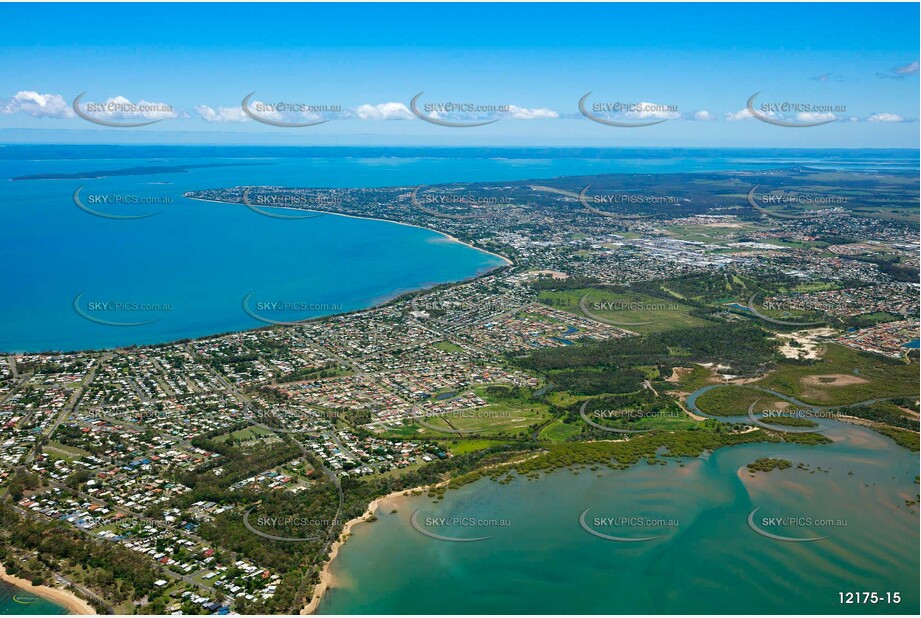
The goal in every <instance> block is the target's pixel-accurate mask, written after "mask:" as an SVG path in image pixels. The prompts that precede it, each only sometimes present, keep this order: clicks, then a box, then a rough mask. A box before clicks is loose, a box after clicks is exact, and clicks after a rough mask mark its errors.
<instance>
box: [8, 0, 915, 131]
mask: <svg viewBox="0 0 921 618" xmlns="http://www.w3.org/2000/svg"><path fill="white" fill-rule="evenodd" d="M918 21H919V6H918V5H917V4H880V3H872V4H869V3H868V4H857V3H850V4H685V5H676V4H654V3H648V4H646V3H644V4H533V5H525V4H489V5H484V4H332V5H315V6H313V5H297V4H273V5H267V4H226V5H218V4H182V5H178V4H128V5H113V4H83V5H75V4H55V5H34V4H31V5H30V4H0V23H3V24H4V28H3V30H4V33H3V40H2V42H0V141H24V140H25V141H30V140H34V141H58V142H63V141H87V142H99V141H102V142H114V143H122V142H132V143H145V142H148V143H259V144H271V143H278V144H305V145H326V144H330V145H332V144H355V145H361V144H368V145H378V144H386V145H422V144H431V145H466V144H470V145H489V146H499V145H509V146H521V145H561V146H566V145H572V146H683V147H693V146H701V147H718V146H751V147H803V148H809V147H846V148H859V147H911V148H916V147H918V145H919V126H918V116H919V85H918V55H919V54H918V49H919V29H918ZM759 91H760V92H761V95H759V97H758V98H757V100H756V101H757V102H756V104H755V105H756V106H760V105H762V104H768V103H779V102H794V103H798V104H800V103H808V104H813V105H816V104H818V105H827V106H830V110H831V111H829V110H825V109H823V110H820V111H818V112H813V111H795V110H793V111H790V110H787V111H777V112H774V111H771V108H769V107H766V108H763V110H764V114H765V115H766V116H767V117H768V118H769V119H774V120H781V121H787V122H793V123H800V124H802V123H814V122H821V121H824V120H829V119H833V120H834V122H830V123H828V124H824V125H821V126H812V127H796V128H788V127H782V126H777V125H776V124H771V123H769V122H762V121H759V120H757V119H754V118H752V117H751V114H750V113H748V112H747V111H746V102H747V100H748V99H749V97H750V96H751V95H753V94H754V93H756V92H759ZM83 92H86V95H85V96H84V98H83V103H84V104H85V103H86V102H91V103H107V106H106V107H105V108H103V109H102V110H101V111H99V110H97V111H95V112H92V113H91V112H90V111H89V110H88V109H87V108H83V109H84V110H85V111H86V112H87V114H88V115H90V116H92V117H94V118H97V119H101V120H104V121H109V122H117V123H135V122H140V121H147V120H154V119H160V121H159V122H157V123H155V124H152V125H149V126H145V127H140V128H121V127H120V128H107V127H104V126H100V125H98V124H94V123H92V122H89V121H87V120H84V119H82V118H80V117H77V116H76V115H75V114H74V113H73V111H72V109H71V104H72V101H73V100H74V98H75V97H76V96H77V95H79V94H80V93H83ZM250 92H255V93H256V94H255V95H254V96H253V98H252V99H251V110H252V109H253V107H254V106H257V105H260V104H262V107H260V109H261V110H263V111H264V112H265V113H263V112H256V115H258V116H260V117H262V118H268V119H270V120H271V119H275V120H276V121H279V122H282V123H292V122H318V121H320V120H328V122H325V123H324V124H320V125H315V126H307V127H298V128H292V127H277V126H271V125H269V124H265V123H261V122H257V121H255V120H253V119H252V118H250V117H249V116H247V115H246V114H245V113H244V112H243V111H242V109H241V101H242V99H243V98H244V97H245V96H246V95H247V94H249V93H250ZM419 92H424V93H425V94H424V95H423V96H422V97H420V100H419V104H418V107H419V108H421V109H422V113H423V114H424V115H426V116H427V117H428V118H431V119H434V120H439V119H440V120H444V121H454V122H463V123H472V122H485V121H488V120H498V121H497V122H493V123H492V124H489V125H486V126H477V127H464V128H456V127H445V126H441V125H439V124H435V123H433V122H426V121H424V120H420V119H419V118H417V117H416V116H415V115H414V114H413V113H412V111H411V110H410V101H411V99H412V98H413V96H414V95H416V94H418V93H419ZM588 92H592V93H593V94H592V95H591V97H590V98H589V99H587V102H586V106H587V107H588V109H589V111H591V112H592V114H593V115H594V116H596V117H600V118H602V119H606V120H610V121H616V122H621V123H626V124H636V123H646V122H653V121H657V120H665V122H662V123H659V124H656V125H654V126H642V127H629V128H627V127H612V126H607V125H605V124H602V123H600V122H593V121H592V120H589V119H587V118H585V117H584V116H583V115H582V114H581V113H580V112H579V108H578V102H579V99H580V98H581V97H583V95H585V94H586V93H588ZM270 102H272V103H274V102H282V103H286V104H295V105H311V106H313V105H321V106H324V105H325V106H331V108H332V109H331V110H326V111H310V112H308V113H305V114H298V113H295V112H288V111H284V112H278V111H275V110H272V109H270V108H266V107H265V105H264V104H266V103H270ZM445 102H461V103H472V104H475V105H485V106H510V107H508V108H502V111H491V110H489V111H480V112H475V113H457V112H451V113H445V112H442V113H432V112H430V111H428V110H427V109H426V108H425V107H424V106H425V104H437V103H445ZM613 103H629V104H631V105H634V106H635V105H638V104H644V108H643V110H642V111H627V112H625V111H623V110H620V111H615V110H613V109H612V108H610V107H607V108H606V107H605V105H610V104H613ZM596 105H598V106H600V107H598V108H596V107H594V106H596ZM137 106H142V107H143V109H138V108H137ZM758 109H762V108H760V107H758ZM605 110H607V111H605Z"/></svg>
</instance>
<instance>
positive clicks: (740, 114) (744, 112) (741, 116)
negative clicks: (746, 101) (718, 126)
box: [726, 107, 770, 122]
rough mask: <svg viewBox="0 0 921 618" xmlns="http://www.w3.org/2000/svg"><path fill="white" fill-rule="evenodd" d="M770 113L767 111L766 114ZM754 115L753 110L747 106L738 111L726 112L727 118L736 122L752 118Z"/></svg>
mask: <svg viewBox="0 0 921 618" xmlns="http://www.w3.org/2000/svg"><path fill="white" fill-rule="evenodd" d="M767 115H770V112H768V113H765V116H767ZM753 117H754V116H752V115H751V112H749V111H748V108H747V107H743V108H742V109H740V110H739V111H737V112H726V120H728V121H730V122H734V121H736V120H751V119H752V118H753Z"/></svg>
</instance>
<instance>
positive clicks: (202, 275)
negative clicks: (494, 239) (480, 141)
mask: <svg viewBox="0 0 921 618" xmlns="http://www.w3.org/2000/svg"><path fill="white" fill-rule="evenodd" d="M790 165H812V166H816V167H827V168H830V169H831V168H835V169H865V170H880V169H892V170H905V169H912V167H913V166H914V167H915V168H916V167H917V152H916V151H808V152H806V153H803V152H797V151H773V150H769V151H764V150H751V151H744V150H725V151H724V150H716V151H714V150H699V151H697V150H681V149H672V150H670V149H649V150H637V149H630V150H613V149H611V150H604V149H600V150H599V149H576V150H560V149H506V150H488V149H475V148H472V149H381V148H340V149H328V148H327V149H322V148H301V149H298V148H287V147H285V148H265V147H258V148H256V147H253V148H242V147H225V148H219V147H213V148H209V147H163V146H148V147H144V146H48V145H6V146H3V147H0V198H2V199H0V212H2V214H3V221H4V225H2V226H0V263H2V264H4V265H6V267H7V268H6V271H5V273H6V274H5V275H4V277H3V278H2V279H0V294H2V296H3V298H4V299H5V302H4V303H2V304H0V352H35V351H50V350H59V351H72V350H79V349H100V348H111V347H116V346H126V345H134V344H155V343H164V342H169V341H174V340H177V339H182V338H187V337H199V336H205V335H212V334H218V333H223V332H228V331H237V330H245V329H249V328H255V327H259V326H264V325H265V322H262V321H259V320H258V319H256V318H254V317H252V316H250V315H248V314H247V312H246V311H245V310H244V308H243V306H242V305H243V299H244V298H246V297H247V296H248V295H250V294H252V295H253V296H252V300H253V301H257V302H266V303H268V302H282V303H286V304H287V305H288V306H291V307H298V308H302V307H306V309H304V310H301V311H297V312H294V313H290V314H286V315H284V316H280V317H281V319H282V321H285V320H292V319H303V318H305V317H317V316H321V315H328V314H331V313H339V312H343V311H351V310H356V309H362V308H366V307H369V306H372V305H374V304H377V303H379V302H381V301H384V300H386V299H389V298H392V297H393V296H396V295H398V294H400V293H402V292H405V291H409V290H413V289H419V288H423V287H427V286H431V285H434V284H438V283H445V282H451V281H457V280H461V279H466V278H469V277H473V276H476V275H478V274H480V273H482V272H484V271H487V270H490V269H492V268H495V267H496V266H499V265H501V263H502V262H501V260H499V258H497V257H496V256H493V255H490V254H487V253H484V252H482V251H478V250H475V249H471V248H469V247H467V246H464V245H461V244H459V243H455V242H449V241H447V240H446V238H445V237H444V236H441V235H439V234H436V233H434V232H431V231H428V230H423V229H418V228H412V227H408V226H400V225H395V224H393V223H388V222H381V221H373V220H360V219H352V218H345V217H338V216H322V217H318V218H312V219H304V220H279V219H274V218H270V217H265V216H261V215H259V214H257V213H254V212H251V211H249V210H247V209H245V208H243V207H240V206H234V205H227V204H217V203H208V202H202V201H195V200H189V199H186V198H184V197H182V195H183V193H185V192H187V191H190V190H195V189H216V188H224V187H233V186H241V185H246V186H248V185H274V186H295V187H331V188H332V187H378V186H415V185H418V184H431V183H439V182H455V181H468V182H469V181H496V180H522V179H529V178H551V177H557V176H566V175H576V174H596V173H619V172H638V171H645V172H688V171H702V170H725V169H767V168H777V167H783V166H790ZM150 167H158V168H162V167H167V168H171V169H170V170H169V171H163V172H160V173H154V174H143V175H118V176H109V177H105V178H84V179H79V178H78V179H41V180H18V181H12V180H9V179H12V178H15V177H20V176H30V175H49V174H59V175H67V174H79V173H86V172H95V171H100V170H104V171H110V170H130V169H132V168H150ZM80 187H84V188H83V189H82V190H81V202H82V203H84V204H85V205H87V206H89V207H91V208H93V209H95V210H102V211H108V212H120V213H130V214H151V213H156V214H155V216H150V217H146V218H142V219H133V220H110V219H103V218H99V217H95V216H93V215H91V214H88V213H86V212H84V211H83V210H80V209H79V208H78V207H77V205H76V204H75V203H74V198H73V196H74V193H75V192H76V191H77V190H78V189H79V188H80ZM99 195H109V196H113V199H116V198H118V199H126V198H124V197H119V196H131V198H132V199H137V200H142V201H147V202H151V201H152V202H155V203H148V204H134V205H128V206H125V205H122V206H119V207H117V208H114V209H113V208H112V207H111V206H107V205H101V206H99V205H95V204H86V202H87V200H88V199H89V198H90V196H99ZM166 200H169V202H168V203H166ZM86 315H90V316H91V317H94V318H98V320H95V321H94V320H92V319H87V317H86ZM274 317H275V316H273V318H274ZM273 318H270V319H273ZM100 320H101V321H102V322H106V323H100Z"/></svg>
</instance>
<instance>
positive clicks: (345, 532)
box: [301, 453, 540, 616]
mask: <svg viewBox="0 0 921 618" xmlns="http://www.w3.org/2000/svg"><path fill="white" fill-rule="evenodd" d="M539 455H540V453H537V454H534V455H531V456H530V457H525V458H524V459H516V460H512V461H508V462H505V463H500V464H494V465H491V466H486V467H484V468H480V469H479V471H481V472H482V471H484V470H490V469H493V468H497V467H499V466H503V465H508V464H515V463H521V462H523V461H528V460H529V459H534V458H535V457H538V456H539ZM450 482H451V479H448V480H446V481H441V482H439V483H433V484H431V485H424V486H422V487H412V488H410V489H401V490H400V491H394V492H391V493H389V494H387V495H386V496H381V497H380V498H377V499H376V500H373V501H371V503H370V504H368V508H367V509H366V510H365V512H364V513H362V514H361V516H360V517H356V518H355V519H351V520H349V521H348V522H346V524H345V526H343V527H342V532H341V533H340V534H339V538H338V539H336V541H335V542H334V543H333V544H332V547H331V548H330V551H329V559H328V560H327V561H326V564H324V565H323V570H322V571H320V583H318V584H317V585H316V586H315V587H314V589H313V596H312V597H311V598H310V602H309V603H308V604H307V605H306V606H305V607H304V609H302V610H301V616H306V615H308V614H313V613H314V612H316V611H317V607H318V606H319V605H320V601H321V600H322V599H323V594H324V593H325V592H326V591H327V590H328V589H329V588H330V586H331V585H332V583H333V577H332V574H330V572H329V568H330V565H331V564H332V563H333V560H335V559H336V556H337V555H339V548H340V547H342V546H343V545H344V544H345V542H346V541H347V540H348V538H349V533H350V532H351V530H352V526H354V525H355V524H360V523H362V522H364V521H368V518H369V517H371V516H372V515H374V512H375V511H376V510H377V509H378V507H379V506H381V504H382V503H384V502H385V501H388V500H396V499H398V498H409V497H411V496H413V495H419V494H422V495H425V494H426V493H428V491H429V490H431V489H435V488H437V487H443V486H445V485H447V484H449V483H450Z"/></svg>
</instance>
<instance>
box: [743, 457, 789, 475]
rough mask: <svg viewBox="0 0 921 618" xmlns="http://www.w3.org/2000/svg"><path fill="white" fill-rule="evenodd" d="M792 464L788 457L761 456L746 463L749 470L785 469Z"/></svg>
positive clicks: (768, 470)
mask: <svg viewBox="0 0 921 618" xmlns="http://www.w3.org/2000/svg"><path fill="white" fill-rule="evenodd" d="M792 465H793V462H792V461H790V460H789V459H774V458H772V457H762V458H761V459H756V460H755V461H753V462H751V463H750V464H748V471H749V472H770V471H771V470H786V469H787V468H789V467H790V466H792Z"/></svg>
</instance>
